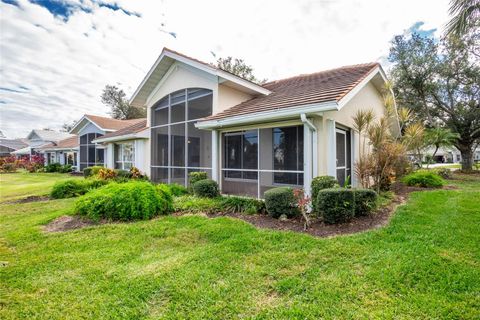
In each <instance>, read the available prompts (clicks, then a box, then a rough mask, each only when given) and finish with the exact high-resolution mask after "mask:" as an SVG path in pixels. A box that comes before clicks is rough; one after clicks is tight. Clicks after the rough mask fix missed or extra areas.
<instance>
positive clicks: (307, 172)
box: [300, 113, 317, 196]
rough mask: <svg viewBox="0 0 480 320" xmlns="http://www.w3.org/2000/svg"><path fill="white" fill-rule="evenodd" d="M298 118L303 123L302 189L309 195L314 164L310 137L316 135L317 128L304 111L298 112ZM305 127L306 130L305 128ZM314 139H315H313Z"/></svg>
mask: <svg viewBox="0 0 480 320" xmlns="http://www.w3.org/2000/svg"><path fill="white" fill-rule="evenodd" d="M300 120H301V121H302V123H303V124H304V131H303V139H304V140H303V148H304V152H303V156H304V163H305V167H304V170H303V174H304V177H303V183H304V188H303V189H304V191H305V194H306V195H307V196H310V195H311V187H310V184H311V183H312V179H313V176H314V171H313V169H314V167H315V166H316V164H317V162H316V155H315V154H316V148H315V147H314V142H313V141H314V139H313V137H312V134H313V136H314V137H315V136H316V133H317V130H316V128H315V126H314V125H313V123H312V122H311V121H310V120H308V119H307V116H306V115H305V113H302V114H300ZM305 129H306V130H305ZM315 141H316V140H315Z"/></svg>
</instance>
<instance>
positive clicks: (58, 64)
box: [0, 0, 448, 138]
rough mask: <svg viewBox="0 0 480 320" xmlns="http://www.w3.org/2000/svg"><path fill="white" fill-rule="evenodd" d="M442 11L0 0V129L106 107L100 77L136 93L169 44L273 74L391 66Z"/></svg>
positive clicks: (347, 4) (347, 2)
mask: <svg viewBox="0 0 480 320" xmlns="http://www.w3.org/2000/svg"><path fill="white" fill-rule="evenodd" d="M447 11H448V0H420V1H419V0H402V1H393V0H378V1H377V0H368V1H361V0H325V1H323V0H318V1H312V0H297V1H283V0H272V1H258V0H256V1H255V0H254V1H250V0H242V1H225V0H223V1H222V0H202V1H195V0H192V1H186V0H184V1H182V0H116V1H108V0H0V131H2V132H3V133H4V135H6V136H7V137H9V138H15V137H25V136H26V135H27V133H28V132H29V131H30V130H31V129H41V128H51V129H55V130H58V129H60V128H61V127H62V125H63V124H64V123H71V122H72V121H74V120H78V119H80V117H81V116H82V115H83V114H85V113H88V114H96V115H102V116H108V112H109V108H108V107H107V106H104V105H103V104H102V103H101V101H100V95H101V93H102V89H103V88H104V87H105V85H107V84H113V85H117V86H118V87H120V88H122V89H123V90H124V91H125V92H126V93H127V95H128V96H129V97H130V95H131V94H133V92H134V91H135V89H136V88H137V86H138V85H139V84H140V82H141V80H142V79H143V78H144V76H145V74H146V73H147V72H148V70H149V69H150V67H151V66H152V65H153V63H154V62H155V60H156V58H157V57H158V55H159V54H160V52H161V51H162V48H163V47H168V48H170V49H173V50H176V51H179V52H182V53H184V54H186V55H189V56H192V57H195V58H197V59H199V60H202V61H206V62H215V60H216V58H218V57H227V56H233V57H236V58H242V59H244V60H245V61H246V62H247V63H248V64H249V65H251V66H253V68H254V71H255V75H256V76H257V78H259V79H263V78H267V79H269V80H276V79H281V78H285V77H289V76H294V75H297V74H305V73H312V72H317V71H320V70H324V69H328V68H335V67H340V66H344V65H351V64H357V63H365V62H372V61H378V62H381V63H383V64H386V63H387V60H386V57H387V56H388V51H389V47H390V41H391V40H392V38H393V36H394V35H398V34H404V33H408V32H409V31H411V30H413V29H414V30H420V31H422V32H425V33H429V34H434V35H439V34H440V33H441V32H442V30H443V27H444V25H445V23H446V22H447V21H448V14H447ZM385 67H387V68H388V65H387V66H385Z"/></svg>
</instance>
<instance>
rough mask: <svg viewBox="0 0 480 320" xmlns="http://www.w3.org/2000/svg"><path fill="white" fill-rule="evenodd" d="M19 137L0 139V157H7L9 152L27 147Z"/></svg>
mask: <svg viewBox="0 0 480 320" xmlns="http://www.w3.org/2000/svg"><path fill="white" fill-rule="evenodd" d="M27 146H28V144H27V143H25V142H24V141H22V140H20V139H3V138H2V139H0V157H8V156H9V155H10V153H12V152H14V151H17V150H20V149H23V148H25V147H27Z"/></svg>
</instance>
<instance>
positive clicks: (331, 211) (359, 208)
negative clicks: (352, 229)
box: [316, 188, 377, 224]
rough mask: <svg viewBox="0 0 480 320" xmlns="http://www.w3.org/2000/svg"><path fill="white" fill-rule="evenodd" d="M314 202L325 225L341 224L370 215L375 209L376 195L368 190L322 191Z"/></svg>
mask: <svg viewBox="0 0 480 320" xmlns="http://www.w3.org/2000/svg"><path fill="white" fill-rule="evenodd" d="M316 202H317V208H318V212H319V213H320V215H321V216H322V217H323V220H324V221H325V223H330V224H334V223H343V222H348V221H350V220H351V219H352V218H353V217H355V216H362V215H368V214H370V213H371V212H372V211H373V210H374V209H375V207H376V203H377V193H376V192H375V191H373V190H370V189H345V188H332V189H324V190H321V191H319V192H318V195H317V198H316Z"/></svg>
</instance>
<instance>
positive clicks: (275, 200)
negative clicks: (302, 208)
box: [264, 187, 299, 218]
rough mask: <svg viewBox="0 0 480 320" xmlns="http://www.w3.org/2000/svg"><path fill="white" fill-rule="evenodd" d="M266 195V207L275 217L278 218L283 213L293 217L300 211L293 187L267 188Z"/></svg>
mask: <svg viewBox="0 0 480 320" xmlns="http://www.w3.org/2000/svg"><path fill="white" fill-rule="evenodd" d="M264 197H265V208H266V210H267V212H268V213H269V214H270V215H271V216H272V217H274V218H278V217H280V216H281V215H282V214H285V215H286V216H287V217H289V218H291V217H294V216H296V215H297V214H298V213H299V211H298V208H297V206H296V201H295V196H294V194H293V189H292V188H289V187H279V188H273V189H270V190H267V191H266V192H265V196H264Z"/></svg>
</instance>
